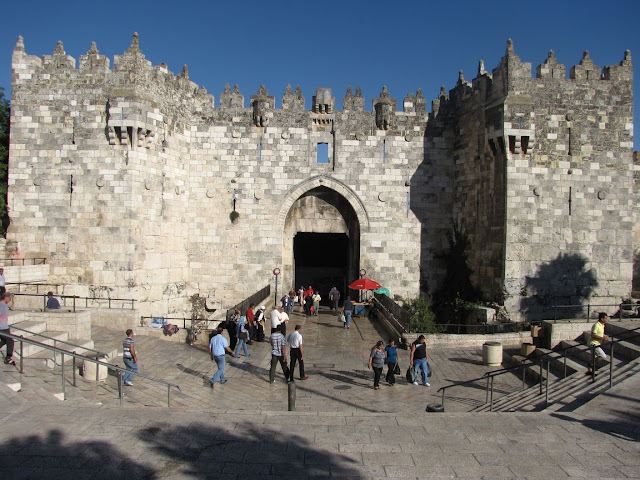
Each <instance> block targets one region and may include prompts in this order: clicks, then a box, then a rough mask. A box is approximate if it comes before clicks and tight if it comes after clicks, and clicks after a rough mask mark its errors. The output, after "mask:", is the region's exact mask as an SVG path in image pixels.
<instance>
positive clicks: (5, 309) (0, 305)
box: [0, 292, 16, 365]
mask: <svg viewBox="0 0 640 480" xmlns="http://www.w3.org/2000/svg"><path fill="white" fill-rule="evenodd" d="M10 301H11V294H10V293H9V292H4V293H3V294H2V300H0V348H2V347H3V346H5V345H6V346H7V354H6V355H5V357H4V363H6V364H9V365H15V364H16V362H15V360H14V359H13V338H10V337H5V336H4V335H2V334H3V333H11V329H10V328H9V306H8V305H7V304H8V303H9V302H10Z"/></svg>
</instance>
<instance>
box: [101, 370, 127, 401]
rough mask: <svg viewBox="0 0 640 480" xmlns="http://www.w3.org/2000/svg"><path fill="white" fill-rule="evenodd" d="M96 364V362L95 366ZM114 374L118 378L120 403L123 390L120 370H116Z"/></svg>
mask: <svg viewBox="0 0 640 480" xmlns="http://www.w3.org/2000/svg"><path fill="white" fill-rule="evenodd" d="M97 366H98V365H97V364H96V367H97ZM116 374H117V375H116V376H117V378H118V397H120V405H122V404H123V403H124V392H123V388H122V371H120V370H116Z"/></svg>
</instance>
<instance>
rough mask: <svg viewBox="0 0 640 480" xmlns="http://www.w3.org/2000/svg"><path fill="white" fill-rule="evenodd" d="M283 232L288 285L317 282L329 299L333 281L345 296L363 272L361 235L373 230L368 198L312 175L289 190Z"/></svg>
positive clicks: (285, 283)
mask: <svg viewBox="0 0 640 480" xmlns="http://www.w3.org/2000/svg"><path fill="white" fill-rule="evenodd" d="M278 228H279V229H280V230H279V231H281V232H282V282H283V283H282V288H283V291H284V290H286V291H288V290H289V288H291V287H295V289H296V290H297V289H298V288H299V287H300V286H302V285H304V286H305V287H308V286H309V285H312V286H313V287H314V289H316V290H319V292H320V295H321V296H322V298H323V303H324V301H325V300H328V293H329V290H330V289H331V287H332V286H336V287H338V290H340V293H341V294H342V296H343V298H344V295H345V291H346V286H347V285H348V283H349V282H350V281H352V280H354V279H355V278H357V277H358V270H359V268H360V237H361V235H362V234H363V233H364V232H367V231H368V230H369V217H368V215H367V211H366V209H365V208H364V205H363V203H362V201H361V200H360V199H359V198H358V196H357V195H356V193H355V192H354V191H353V190H352V189H350V188H349V187H348V186H347V185H345V184H344V183H342V182H340V181H338V180H336V179H334V178H331V177H326V176H317V177H312V178H310V179H308V180H306V181H304V182H302V183H300V184H298V185H296V186H295V187H293V188H292V189H291V190H290V191H289V193H288V194H287V196H286V198H285V200H284V202H283V204H282V206H281V208H280V212H279V215H278Z"/></svg>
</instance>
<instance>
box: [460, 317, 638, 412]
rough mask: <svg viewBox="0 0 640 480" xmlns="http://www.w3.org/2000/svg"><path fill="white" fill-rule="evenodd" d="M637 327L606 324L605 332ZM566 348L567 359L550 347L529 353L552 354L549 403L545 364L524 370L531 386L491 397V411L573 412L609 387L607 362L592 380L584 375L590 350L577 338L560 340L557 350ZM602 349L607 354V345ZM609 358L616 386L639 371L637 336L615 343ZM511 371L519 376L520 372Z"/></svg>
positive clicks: (618, 332) (486, 407) (515, 358)
mask: <svg viewBox="0 0 640 480" xmlns="http://www.w3.org/2000/svg"><path fill="white" fill-rule="evenodd" d="M638 326H639V325H638V324H637V323H635V324H630V325H623V324H616V325H607V334H608V335H612V334H613V335H616V336H619V335H624V334H625V332H628V331H629V330H631V329H633V328H637V327H638ZM636 333H639V332H636ZM569 347H573V348H571V349H570V350H568V351H567V352H568V355H567V356H566V358H565V357H564V356H563V355H561V353H557V355H554V353H553V351H552V350H548V349H544V348H537V349H536V350H535V351H534V352H533V354H531V355H530V359H535V357H541V356H543V355H551V357H553V360H551V362H550V363H549V379H548V384H549V393H548V397H549V400H548V403H547V400H546V398H545V396H546V393H545V390H544V388H545V384H546V382H547V378H546V377H547V367H546V365H545V366H543V368H542V370H540V368H539V367H538V366H536V367H534V368H529V369H527V370H526V380H528V382H529V385H530V386H529V387H527V388H525V389H524V390H521V391H518V392H512V393H510V394H508V395H505V396H503V397H500V398H498V399H496V400H494V402H493V407H492V410H493V411H494V412H516V411H518V412H532V411H572V410H574V409H575V408H578V407H579V406H581V405H583V404H585V403H586V402H588V401H590V400H591V399H593V398H594V397H596V396H597V395H598V394H600V393H602V392H604V391H606V390H607V389H608V388H609V363H608V362H607V364H606V365H604V366H602V367H601V368H599V369H598V371H597V375H596V379H595V382H592V377H591V376H589V375H585V372H586V370H587V367H588V365H589V363H590V362H591V349H590V348H589V347H588V346H587V345H586V344H584V343H583V342H578V341H562V342H560V344H559V346H558V349H559V350H562V349H564V348H569ZM605 351H606V353H607V354H609V350H608V349H607V348H606V347H605ZM527 360H528V359H527V358H525V357H522V356H518V355H514V356H513V357H512V363H515V364H518V363H522V362H524V361H527ZM611 361H612V362H613V382H612V385H618V384H620V383H622V382H624V381H625V380H627V379H629V378H630V377H633V376H634V375H636V374H637V373H638V372H640V336H638V337H635V338H631V339H629V340H623V341H620V342H618V343H616V345H615V347H614V353H613V359H612V360H611ZM514 373H515V374H516V375H518V376H520V377H521V376H522V372H521V371H516V372H514ZM507 375H509V374H507ZM565 375H566V377H565ZM540 382H542V383H543V388H542V394H541V393H540ZM489 409H490V406H489V404H486V405H481V406H479V407H477V408H474V409H473V410H472V411H476V412H481V411H489Z"/></svg>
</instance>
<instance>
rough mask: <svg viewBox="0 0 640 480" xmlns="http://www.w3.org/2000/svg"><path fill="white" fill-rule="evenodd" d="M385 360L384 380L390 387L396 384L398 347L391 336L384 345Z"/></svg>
mask: <svg viewBox="0 0 640 480" xmlns="http://www.w3.org/2000/svg"><path fill="white" fill-rule="evenodd" d="M384 354H385V357H386V359H385V361H386V364H387V376H386V377H385V380H386V381H387V383H388V384H389V385H391V386H392V387H393V386H394V385H395V384H396V376H395V369H396V368H398V347H397V346H396V341H395V340H394V339H393V338H390V339H389V344H388V345H387V346H386V347H384Z"/></svg>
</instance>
